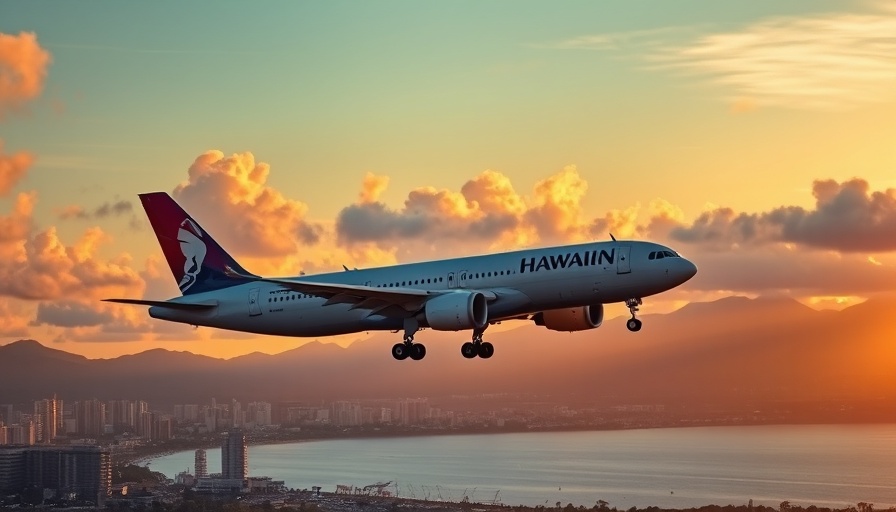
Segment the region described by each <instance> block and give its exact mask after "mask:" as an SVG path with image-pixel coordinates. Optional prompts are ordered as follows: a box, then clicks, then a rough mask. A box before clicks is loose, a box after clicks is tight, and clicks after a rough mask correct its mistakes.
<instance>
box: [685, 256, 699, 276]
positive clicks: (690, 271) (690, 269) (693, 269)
mask: <svg viewBox="0 0 896 512" xmlns="http://www.w3.org/2000/svg"><path fill="white" fill-rule="evenodd" d="M682 260H683V262H684V265H682V271H681V274H682V277H683V278H684V280H685V281H687V280H688V279H690V278H692V277H694V276H695V275H697V265H694V262H692V261H691V260H686V259H684V258H682Z"/></svg>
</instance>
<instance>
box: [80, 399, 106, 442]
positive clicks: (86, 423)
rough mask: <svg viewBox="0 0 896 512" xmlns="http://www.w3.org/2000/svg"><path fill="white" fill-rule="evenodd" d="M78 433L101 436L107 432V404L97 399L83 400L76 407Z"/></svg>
mask: <svg viewBox="0 0 896 512" xmlns="http://www.w3.org/2000/svg"><path fill="white" fill-rule="evenodd" d="M75 416H76V417H77V420H78V433H79V434H81V435H82V436H91V437H100V436H102V435H103V434H104V433H105V426H106V404H105V402H103V401H101V400H97V399H95V398H94V399H91V400H82V401H81V402H79V403H78V404H77V406H76V407H75Z"/></svg>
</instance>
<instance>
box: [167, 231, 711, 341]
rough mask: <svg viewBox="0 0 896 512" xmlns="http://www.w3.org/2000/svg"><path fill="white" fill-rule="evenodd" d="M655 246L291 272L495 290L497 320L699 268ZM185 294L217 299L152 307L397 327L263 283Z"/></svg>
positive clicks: (208, 319) (684, 276)
mask: <svg viewBox="0 0 896 512" xmlns="http://www.w3.org/2000/svg"><path fill="white" fill-rule="evenodd" d="M657 251H666V252H671V251H670V249H669V248H668V247H664V246H662V245H659V244H655V243H651V242H641V241H622V240H620V241H610V242H593V243H586V244H579V245H567V246H559V247H550V248H544V249H529V250H522V251H514V252H507V253H501V254H490V255H482V256H472V257H465V258H455V259H446V260H439V261H430V262H422V263H411V264H405V265H395V266H390V267H380V268H371V269H361V270H350V271H343V272H335V273H329V274H318V275H314V276H301V277H296V278H293V279H295V280H297V281H301V280H308V281H312V282H326V283H333V284H343V285H359V286H369V287H375V288H385V289H387V290H388V289H389V288H393V289H417V290H427V291H432V292H439V293H445V292H451V291H458V292H464V291H483V292H488V293H490V294H493V295H494V296H495V297H494V298H493V299H492V300H491V301H490V302H489V304H488V321H489V322H496V321H500V320H505V319H511V318H520V317H524V316H525V315H529V314H534V313H538V312H541V311H547V310H553V309H560V308H570V307H580V306H586V305H596V304H606V303H612V302H621V301H625V300H627V299H632V298H641V297H646V296H649V295H653V294H657V293H660V292H663V291H666V290H669V289H671V288H674V287H675V286H678V285H680V284H681V283H683V282H685V281H687V280H688V279H690V278H691V277H692V276H693V275H694V273H695V272H696V267H695V266H694V264H693V263H691V262H690V261H688V260H686V259H684V258H681V257H678V255H677V254H676V255H675V257H665V258H662V259H652V260H651V259H648V255H649V254H651V253H655V252H657ZM181 299H182V298H181ZM189 300H190V301H196V302H199V301H214V302H216V303H217V307H215V308H212V309H208V310H205V311H198V312H197V311H187V310H177V309H169V308H160V307H152V308H150V311H149V312H150V315H151V316H153V317H154V318H160V319H164V320H170V321H175V322H183V323H189V324H193V325H203V326H210V327H217V328H223V329H231V330H235V331H245V332H253V333H260V334H273V335H282V336H328V335H337V334H346V333H352V332H360V331H369V330H399V329H401V328H402V327H403V319H402V318H401V317H400V315H394V314H391V315H390V314H386V313H387V312H386V311H379V312H372V311H371V309H369V308H363V307H357V306H356V305H352V304H347V303H339V302H336V303H334V301H332V300H331V299H326V298H321V297H318V296H314V295H309V294H303V293H298V292H296V291H294V290H290V289H288V288H286V287H283V286H280V285H277V284H273V283H268V282H252V283H247V284H241V285H238V286H233V287H229V288H225V289H222V290H216V291H212V292H205V293H200V294H193V295H191V296H190V297H189ZM178 301H179V299H172V301H171V302H178ZM421 327H427V325H425V324H422V325H421Z"/></svg>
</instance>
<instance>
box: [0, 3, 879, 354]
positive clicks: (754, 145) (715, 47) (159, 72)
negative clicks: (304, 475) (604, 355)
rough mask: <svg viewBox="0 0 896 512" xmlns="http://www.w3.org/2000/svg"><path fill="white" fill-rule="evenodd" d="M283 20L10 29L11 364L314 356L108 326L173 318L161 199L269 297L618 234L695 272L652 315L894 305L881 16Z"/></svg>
mask: <svg viewBox="0 0 896 512" xmlns="http://www.w3.org/2000/svg"><path fill="white" fill-rule="evenodd" d="M266 7H267V8H259V7H255V6H243V5H240V4H230V5H227V6H220V7H219V8H217V9H215V10H213V11H209V10H207V9H206V8H205V7H204V6H201V5H194V6H185V7H184V8H183V9H181V10H180V11H179V12H178V13H177V15H176V16H173V15H172V13H171V12H170V11H169V10H167V9H163V8H161V7H159V6H153V5H119V4H114V3H111V2H98V3H95V4H90V5H87V6H74V5H67V4H61V5H57V4H53V5H52V9H53V11H54V13H55V14H54V16H47V15H46V11H47V9H49V8H50V7H49V5H48V4H46V3H44V2H41V1H38V2H27V3H25V2H21V3H11V4H6V5H4V6H3V7H0V12H2V14H3V15H2V16H0V256H2V258H0V259H2V263H0V276H2V277H3V282H4V285H3V286H2V287H0V344H8V343H10V342H12V341H15V340H17V339H21V338H34V339H38V340H41V341H42V342H45V343H52V344H53V345H54V346H57V347H61V348H64V349H65V350H66V351H69V352H72V353H78V354H82V355H87V356H89V357H92V358H110V357H115V356H119V355H123V354H133V353H137V352H142V351H144V350H147V349H151V348H154V347H163V348H166V349H170V350H189V351H191V352H194V353H200V354H207V355H212V356H215V357H233V356H236V355H241V354H247V353H250V352H253V351H259V352H263V353H278V352H283V351H286V350H289V349H292V348H295V347H297V346H300V345H303V344H305V343H308V342H311V341H314V339H313V338H311V339H292V338H277V337H264V336H247V335H243V334H235V333H230V332H223V331H214V330H210V329H197V330H194V329H191V328H190V327H189V326H181V325H167V324H163V323H160V322H156V321H153V320H151V319H149V318H147V317H146V314H145V311H143V309H141V308H131V307H123V306H118V305H112V304H105V303H101V302H100V299H102V298H107V297H115V296H120V297H124V296H135V297H144V298H147V299H167V298H170V297H173V296H176V295H177V294H178V291H177V287H176V283H175V282H174V280H173V279H172V278H171V276H170V275H169V274H168V271H167V269H166V268H165V262H164V259H163V258H162V256H161V253H160V251H159V250H158V247H157V246H156V244H155V240H154V238H153V236H152V234H151V230H149V229H148V226H147V223H146V221H145V218H144V216H143V213H142V212H141V211H140V208H139V202H138V201H137V200H136V194H137V193H140V192H148V191H156V190H159V191H166V192H170V193H172V194H173V195H174V196H175V198H176V199H178V200H179V201H181V202H182V203H183V205H184V207H185V208H186V209H187V210H188V211H191V212H194V214H195V215H196V217H197V220H198V221H199V222H201V223H202V224H203V225H204V226H205V227H206V228H207V229H208V230H209V231H210V232H211V233H213V234H214V236H215V237H216V238H218V239H219V240H220V241H221V242H222V244H224V245H226V246H227V247H228V249H231V248H232V250H233V253H234V256H235V257H237V258H239V260H240V261H241V262H245V265H246V267H247V269H248V270H250V271H252V272H256V273H260V274H266V275H289V274H298V273H299V272H303V271H304V272H308V273H312V272H318V271H326V270H339V269H341V268H342V265H346V266H347V267H349V268H352V267H370V266H377V265H384V264H390V263H395V262H409V261H420V260H428V259H435V258H441V257H446V256H454V255H466V254H479V253H485V252H490V251H503V250H508V249H514V248H519V247H532V246H544V245H551V244H558V243H565V242H572V241H582V240H591V239H608V238H609V236H610V234H611V233H612V234H613V235H615V236H616V237H617V238H628V237H634V238H642V239H650V240H654V241H657V242H660V243H669V244H670V245H674V246H675V247H676V248H681V251H682V252H683V253H684V254H685V255H686V256H687V257H688V258H689V259H691V260H693V261H694V262H695V263H696V264H697V266H698V267H699V268H700V273H699V274H698V275H697V277H696V278H695V279H694V280H693V281H692V282H689V283H688V284H687V285H686V286H684V287H683V288H682V289H680V290H676V291H674V292H673V293H670V294H668V295H667V296H663V297H658V298H656V299H651V298H648V299H647V300H645V304H644V311H645V312H646V313H651V312H668V311H671V310H674V309H677V308H680V307H681V306H683V305H686V304H690V303H696V302H703V301H708V300H713V299H718V298H721V297H725V296H729V295H745V296H749V297H756V296H760V295H784V296H789V297H793V298H795V299H797V300H799V301H801V302H803V303H804V304H807V305H809V306H811V307H813V308H816V309H825V308H833V309H842V308H844V307H846V306H849V305H854V304H857V303H861V302H862V301H864V300H866V299H869V298H875V297H878V296H881V295H887V294H891V293H892V292H893V290H894V285H896V254H894V252H896V230H894V227H893V226H896V181H894V179H893V177H892V176H893V169H894V168H896V150H894V148H893V144H892V140H893V139H894V136H896V128H894V125H893V123H892V121H891V120H892V119H894V118H896V92H894V91H896V57H894V55H896V36H894V34H896V9H894V8H893V6H892V5H891V4H890V3H889V2H885V1H871V0H861V1H859V0H855V1H847V2H842V1H833V0H812V1H809V0H798V1H794V2H788V3H786V4H781V3H778V2H771V1H763V2H752V3H750V4H744V5H724V4H719V5H715V4H711V5H707V4H706V3H704V2H697V1H685V2H679V3H676V4H674V5H671V4H670V5H666V4H663V5H651V7H650V8H649V9H648V8H646V7H645V5H644V4H640V3H631V2H622V1H609V2H599V3H592V2H575V3H571V4H568V5H567V6H565V7H564V8H563V9H559V8H557V7H556V6H552V5H549V4H543V3H538V2H522V3H512V4H511V3H503V2H497V3H492V4H480V3H474V2H468V3H459V4H444V5H441V4H414V3H402V2H399V3H394V4H388V5H382V4H370V5H368V4H349V3H337V4H326V5H317V4H293V3H287V2H282V3H275V4H271V5H268V6H266ZM509 13H510V14H512V16H508V14H509ZM136 19H140V20H141V26H146V27H153V28H152V29H142V28H141V29H139V30H138V29H135V28H134V25H133V23H134V22H133V20H136ZM221 27H226V28H227V29H224V30H222V28H221ZM623 311H624V308H623V307H622V306H618V305H617V306H613V307H611V308H609V309H608V312H609V315H608V316H614V315H619V314H623ZM490 332H491V331H490ZM594 336H596V337H606V336H607V335H606V334H605V333H604V332H603V329H599V330H598V331H596V332H595V334H594ZM365 337H366V335H363V334H362V335H359V336H344V337H337V338H334V339H324V340H321V341H323V342H325V343H336V344H338V345H340V346H347V345H349V344H351V343H353V342H355V341H357V340H359V339H364V338H365ZM508 350H512V348H510V347H509V348H508Z"/></svg>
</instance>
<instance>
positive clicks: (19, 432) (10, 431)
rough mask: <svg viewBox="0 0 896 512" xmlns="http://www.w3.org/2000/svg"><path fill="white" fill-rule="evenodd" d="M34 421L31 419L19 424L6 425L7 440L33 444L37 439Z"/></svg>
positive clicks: (15, 442) (12, 442) (11, 442)
mask: <svg viewBox="0 0 896 512" xmlns="http://www.w3.org/2000/svg"><path fill="white" fill-rule="evenodd" d="M35 439H36V438H35V435H34V423H32V422H31V420H23V421H22V423H20V424H18V425H10V426H8V427H6V440H7V442H8V444H20V445H27V446H31V445H33V444H34V443H35V442H36V440H35Z"/></svg>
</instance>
